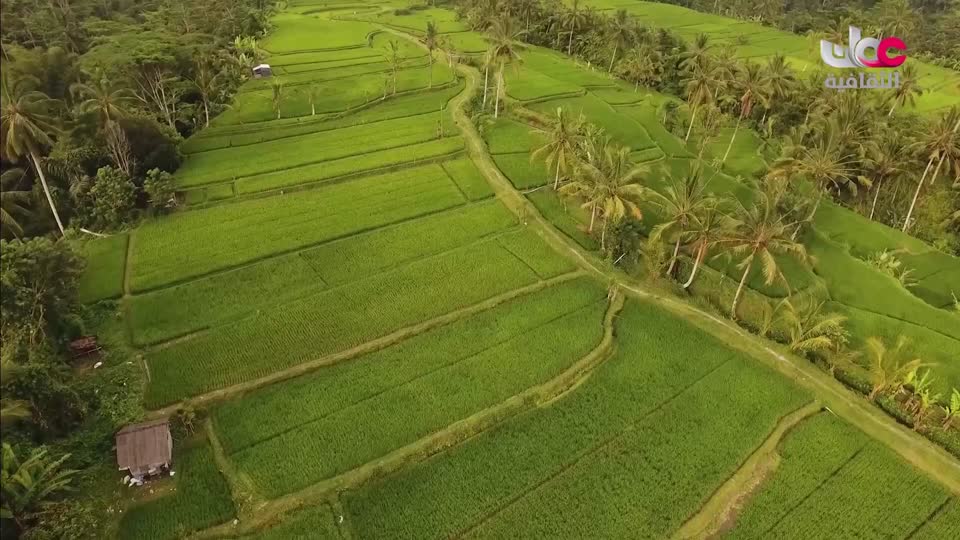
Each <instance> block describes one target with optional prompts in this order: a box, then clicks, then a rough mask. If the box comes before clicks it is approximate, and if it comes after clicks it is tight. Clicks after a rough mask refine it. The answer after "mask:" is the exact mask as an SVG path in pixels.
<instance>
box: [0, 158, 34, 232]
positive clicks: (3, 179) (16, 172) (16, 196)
mask: <svg viewBox="0 0 960 540" xmlns="http://www.w3.org/2000/svg"><path fill="white" fill-rule="evenodd" d="M24 174H25V173H24V171H23V169H17V168H13V169H7V170H5V171H3V173H2V174H0V226H2V227H5V228H4V229H3V230H4V231H10V232H11V233H12V234H13V236H14V237H15V238H20V237H21V236H22V235H23V226H22V225H20V222H18V221H17V217H16V216H23V217H28V216H30V210H29V209H28V208H27V206H26V203H28V202H29V201H30V192H29V191H23V190H18V189H17V184H19V183H20V180H21V179H22V178H23V176H24Z"/></svg>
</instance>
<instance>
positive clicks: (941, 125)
mask: <svg viewBox="0 0 960 540" xmlns="http://www.w3.org/2000/svg"><path fill="white" fill-rule="evenodd" d="M921 141H922V142H921V144H922V145H923V149H924V153H926V154H927V155H929V156H930V157H929V159H928V160H927V167H926V168H925V169H924V171H923V176H921V177H920V182H919V183H918V184H917V190H916V191H915V192H914V194H913V200H912V201H911V202H910V210H909V211H907V217H906V219H904V221H903V229H902V230H903V232H907V229H908V228H909V227H910V218H911V217H912V216H913V211H914V209H915V208H916V205H917V200H918V199H919V197H920V190H921V189H922V188H923V183H924V181H925V180H926V179H927V173H928V172H930V167H932V166H933V162H934V161H938V163H937V167H936V169H934V171H933V176H931V177H930V183H931V184H933V182H934V181H935V180H936V179H937V176H938V175H939V174H940V168H941V167H942V166H943V164H944V163H945V162H946V163H947V169H948V170H949V169H951V168H953V169H960V108H957V107H953V108H951V109H950V111H948V112H947V113H946V114H944V115H943V117H942V118H940V119H939V120H938V121H937V122H935V123H934V124H933V125H932V126H929V128H928V129H927V130H926V131H924V133H923V134H922V135H921ZM955 172H956V173H957V175H960V170H956V171H955Z"/></svg>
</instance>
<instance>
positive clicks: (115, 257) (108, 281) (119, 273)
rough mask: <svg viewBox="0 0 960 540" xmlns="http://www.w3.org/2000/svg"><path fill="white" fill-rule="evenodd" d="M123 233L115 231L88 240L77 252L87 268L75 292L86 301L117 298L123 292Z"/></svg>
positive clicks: (125, 243)
mask: <svg viewBox="0 0 960 540" xmlns="http://www.w3.org/2000/svg"><path fill="white" fill-rule="evenodd" d="M127 239H128V237H127V235H126V234H125V233H124V234H115V235H113V236H109V237H107V238H96V239H90V240H87V241H85V242H84V243H83V245H82V246H81V247H80V252H81V253H82V254H83V256H84V257H85V258H86V260H87V267H86V269H85V270H84V272H83V275H82V276H81V277H80V283H79V286H78V294H79V296H80V301H81V302H83V303H85V304H87V303H91V302H97V301H99V300H106V299H109V298H118V297H119V296H121V295H122V294H123V272H124V267H125V265H126V260H127Z"/></svg>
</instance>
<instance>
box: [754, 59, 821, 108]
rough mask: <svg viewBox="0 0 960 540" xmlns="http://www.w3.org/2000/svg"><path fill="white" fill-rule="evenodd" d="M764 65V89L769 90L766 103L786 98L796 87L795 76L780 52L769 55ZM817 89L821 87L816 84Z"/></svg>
mask: <svg viewBox="0 0 960 540" xmlns="http://www.w3.org/2000/svg"><path fill="white" fill-rule="evenodd" d="M764 67H765V70H764V71H765V73H764V77H765V78H766V79H767V88H766V89H767V90H768V91H769V94H768V99H767V101H768V103H769V102H770V101H771V100H772V99H784V98H786V97H787V96H788V95H789V94H790V92H791V91H792V90H793V89H794V88H796V87H797V78H796V76H794V74H793V70H792V69H790V64H788V63H787V59H786V58H784V56H783V55H782V54H775V55H773V56H772V57H770V59H768V60H767V64H766V66H764ZM818 80H819V79H818ZM818 90H820V91H822V90H823V87H822V86H820V85H818Z"/></svg>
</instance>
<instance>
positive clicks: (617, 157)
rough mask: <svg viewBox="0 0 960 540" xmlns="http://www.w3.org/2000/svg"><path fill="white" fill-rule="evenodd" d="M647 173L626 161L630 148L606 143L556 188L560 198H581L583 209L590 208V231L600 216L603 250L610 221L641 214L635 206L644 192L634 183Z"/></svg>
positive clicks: (639, 166)
mask: <svg viewBox="0 0 960 540" xmlns="http://www.w3.org/2000/svg"><path fill="white" fill-rule="evenodd" d="M647 172H648V169H647V167H645V166H643V165H634V164H633V163H631V162H630V149H629V148H625V147H617V146H616V145H614V144H612V143H610V142H607V143H606V144H605V145H604V147H603V148H602V149H601V151H600V152H598V153H594V154H593V159H591V160H590V161H587V162H581V163H579V165H578V166H577V169H576V175H577V176H576V179H575V180H573V181H571V182H569V183H567V184H566V185H564V186H563V187H561V188H560V193H561V194H563V195H569V196H577V197H582V198H583V199H584V200H585V202H584V203H583V207H584V208H590V228H589V230H588V232H590V233H592V232H593V224H594V221H595V219H596V217H597V213H598V212H599V213H600V216H601V218H602V219H603V230H602V232H601V235H600V246H601V249H604V248H605V247H606V245H605V241H606V232H607V226H608V225H609V224H610V222H614V223H616V222H618V221H620V220H621V219H623V218H624V217H625V216H626V215H627V214H628V213H629V214H630V215H633V216H634V217H635V218H637V219H641V218H642V217H643V214H642V213H641V211H640V206H639V203H640V201H642V200H643V197H644V194H645V191H646V190H645V189H644V188H643V186H641V185H640V184H639V183H638V181H639V180H640V178H641V177H643V176H644V175H645V174H646V173H647Z"/></svg>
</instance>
